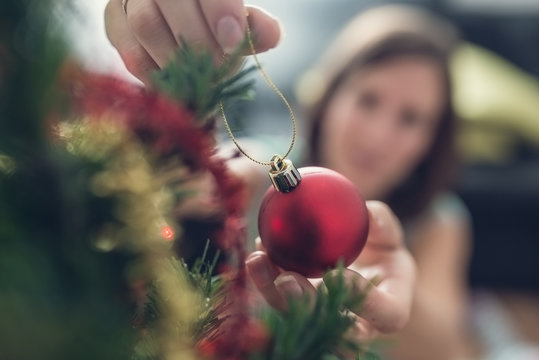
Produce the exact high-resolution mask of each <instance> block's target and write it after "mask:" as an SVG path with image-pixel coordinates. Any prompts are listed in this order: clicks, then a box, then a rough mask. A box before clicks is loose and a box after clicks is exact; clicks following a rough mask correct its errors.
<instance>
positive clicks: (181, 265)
mask: <svg viewBox="0 0 539 360" xmlns="http://www.w3.org/2000/svg"><path fill="white" fill-rule="evenodd" d="M209 245H210V242H209V241H208V242H206V246H205V248H204V252H203V254H202V256H201V257H199V258H197V259H196V261H195V262H194V263H193V265H192V266H191V267H188V265H187V264H186V263H185V262H184V261H183V259H168V260H167V261H168V262H169V264H170V266H171V267H173V268H174V270H175V272H176V274H177V276H179V277H181V278H185V279H187V280H188V282H189V283H190V285H191V286H192V287H193V288H194V289H195V291H197V292H199V293H200V294H202V296H203V299H204V303H203V304H201V306H200V307H199V308H196V309H192V311H196V312H197V314H198V319H197V321H196V322H195V324H194V325H193V328H191V329H189V333H190V334H191V336H192V338H193V340H194V342H197V341H199V340H200V339H202V338H203V337H205V336H207V335H208V334H211V333H213V332H214V331H215V330H217V328H218V326H219V324H220V320H218V318H217V316H218V312H217V309H216V308H217V306H216V305H217V304H218V303H219V302H220V301H221V300H222V296H223V285H224V283H223V280H222V279H221V278H220V277H217V276H213V273H214V271H215V266H216V265H217V260H218V258H219V256H220V254H219V252H217V253H216V254H215V256H214V257H213V259H212V260H211V261H209V260H208V258H207V256H208V249H209ZM161 316H163V315H162V311H161V299H160V297H159V293H158V289H157V284H155V282H154V283H151V284H150V285H149V286H148V293H147V296H146V300H145V302H144V313H143V314H142V324H141V325H142V328H143V329H144V333H145V335H144V336H142V337H141V339H140V340H139V342H138V343H137V345H136V347H135V350H134V355H133V359H134V360H151V359H158V358H159V357H158V354H160V351H159V349H158V343H157V340H156V336H155V335H154V334H155V331H156V329H154V326H155V323H156V320H157V319H159V318H160V317H161ZM176 325H177V326H178V328H180V327H184V324H176ZM179 331H181V330H180V329H179Z"/></svg>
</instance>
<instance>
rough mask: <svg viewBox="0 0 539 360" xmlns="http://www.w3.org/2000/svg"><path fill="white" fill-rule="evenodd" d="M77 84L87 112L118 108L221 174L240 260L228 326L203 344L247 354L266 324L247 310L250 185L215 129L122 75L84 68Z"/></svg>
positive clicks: (124, 117) (222, 242) (229, 247)
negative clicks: (221, 150) (220, 146)
mask: <svg viewBox="0 0 539 360" xmlns="http://www.w3.org/2000/svg"><path fill="white" fill-rule="evenodd" d="M71 78H73V77H71ZM72 89H73V90H72V95H73V100H74V102H73V103H74V104H75V105H76V106H77V108H78V109H77V110H78V111H80V112H81V113H83V114H90V115H96V116H98V117H101V116H102V115H105V114H107V115H110V114H112V115H113V116H109V117H108V118H111V119H117V120H118V121H123V122H124V123H125V124H126V125H127V126H128V128H130V129H131V130H132V131H133V132H134V133H135V134H136V135H137V136H138V137H139V138H140V139H141V140H142V142H143V143H145V144H147V145H149V147H150V149H152V151H153V152H154V153H155V154H156V155H157V156H160V157H166V156H169V155H172V154H175V153H179V154H181V155H182V157H183V159H184V160H185V161H186V162H188V163H189V164H190V165H191V166H192V167H193V168H194V169H197V170H199V169H205V170H207V171H209V172H210V173H211V174H212V176H213V177H214V178H215V180H216V184H217V190H218V193H219V195H220V198H221V200H222V202H223V205H224V209H225V215H226V218H225V221H224V223H223V228H222V230H221V231H220V232H219V233H220V234H219V236H218V239H217V241H218V246H219V247H220V248H221V249H222V251H223V252H224V253H225V254H227V255H231V254H234V255H235V256H234V257H235V260H236V263H235V264H230V266H229V267H228V268H229V270H233V269H234V268H235V271H233V272H232V273H233V274H234V275H233V276H234V278H233V280H232V281H230V282H229V283H228V288H227V294H228V295H227V298H228V299H229V300H231V301H230V303H229V305H230V307H229V309H228V311H227V312H229V314H230V315H228V317H227V320H226V321H225V322H224V324H225V328H224V329H220V330H221V331H220V332H219V334H217V335H218V336H215V337H213V336H212V339H206V340H205V341H203V344H202V346H199V349H200V350H202V351H203V352H205V353H206V354H207V355H210V354H212V355H217V356H218V357H219V358H220V359H227V360H232V359H245V358H246V356H247V354H248V353H249V352H250V351H252V350H253V341H249V340H248V339H252V338H253V330H257V331H256V332H255V333H256V334H262V332H261V331H260V326H261V325H260V324H256V323H255V322H253V319H252V318H251V317H250V316H249V313H248V310H247V309H248V308H249V304H248V303H249V297H250V296H249V294H248V290H247V286H246V285H247V284H246V281H247V280H246V272H245V265H244V264H245V259H246V255H247V254H246V250H245V244H246V231H245V224H244V221H243V215H244V210H245V209H244V204H245V201H244V197H245V191H244V186H243V183H242V182H241V180H240V179H239V178H237V177H235V176H233V175H232V174H231V173H230V172H229V171H228V169H227V167H226V164H225V162H224V161H223V160H222V159H218V158H216V157H215V156H213V155H214V154H215V149H214V146H213V144H214V139H213V135H212V134H211V132H210V131H208V130H204V129H202V128H201V127H200V126H198V125H197V124H196V122H195V119H194V116H193V115H192V113H191V112H189V111H187V110H186V109H185V108H183V107H182V106H181V104H179V103H178V102H176V101H174V100H172V99H170V98H168V97H165V96H164V95H162V94H159V93H157V92H148V91H146V90H145V89H144V88H142V87H139V86H136V85H134V84H131V83H128V82H126V81H122V80H119V79H117V78H113V77H110V76H106V75H98V74H84V75H82V76H78V77H77V81H76V82H75V84H73V83H72ZM242 339H243V340H244V341H242ZM254 343H256V341H255V342H254ZM258 343H259V344H260V343H261V341H258ZM210 349H211V350H210Z"/></svg>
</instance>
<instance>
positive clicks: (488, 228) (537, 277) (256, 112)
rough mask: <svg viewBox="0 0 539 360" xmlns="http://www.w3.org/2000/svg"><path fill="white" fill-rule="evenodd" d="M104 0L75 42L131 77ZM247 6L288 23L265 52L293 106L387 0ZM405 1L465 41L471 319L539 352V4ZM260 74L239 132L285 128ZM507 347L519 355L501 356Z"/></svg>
mask: <svg viewBox="0 0 539 360" xmlns="http://www.w3.org/2000/svg"><path fill="white" fill-rule="evenodd" d="M106 2H107V1H106V0H78V9H79V11H78V14H79V15H78V16H75V17H74V18H73V19H72V20H71V21H72V22H73V23H72V28H73V31H72V33H71V34H72V39H73V43H74V45H75V48H76V50H77V53H78V54H79V56H80V57H81V59H82V60H83V62H84V63H86V64H87V66H89V67H91V68H94V69H97V70H99V71H106V72H115V73H118V74H121V75H122V76H129V75H128V74H127V73H126V71H125V70H124V69H123V66H122V64H121V62H120V60H119V57H118V55H117V54H116V53H115V51H114V49H113V48H112V47H111V46H110V45H109V44H108V42H107V39H106V36H105V32H104V29H103V9H104V6H105V4H106ZM250 3H252V4H255V5H259V6H261V7H263V8H266V9H267V10H268V11H270V12H271V13H273V14H274V15H275V16H277V17H278V18H279V19H280V20H281V21H282V23H283V26H284V29H285V33H286V34H285V36H284V37H283V39H282V41H281V44H280V46H279V47H277V48H276V49H274V50H271V51H269V52H267V53H265V54H262V55H260V60H261V62H262V63H263V65H264V67H265V69H266V71H267V72H268V73H269V75H270V77H271V78H272V79H273V80H274V82H275V83H276V84H277V86H278V87H279V88H280V89H281V90H282V91H283V93H284V94H285V96H286V97H287V98H288V99H290V100H292V102H294V101H293V99H294V94H295V87H296V85H297V83H298V80H299V79H300V77H301V75H302V74H303V73H304V72H305V70H306V69H308V68H309V67H310V66H311V65H313V64H314V62H315V61H316V60H317V58H318V56H319V55H320V53H321V50H322V49H325V48H326V47H327V45H328V44H329V41H330V40H331V39H332V38H333V37H334V35H335V34H336V32H337V31H338V30H339V29H340V28H341V26H342V25H344V24H345V23H346V22H347V20H348V19H350V18H351V17H352V16H354V15H355V14H356V13H357V12H358V11H361V10H362V9H365V8H367V7H371V6H374V5H379V4H382V3H390V2H387V1H367V0H294V1H289V0H256V1H255V0H253V1H250ZM399 3H411V4H416V5H420V6H424V7H426V8H428V9H431V10H433V11H434V12H436V13H438V14H440V15H442V16H443V17H445V18H447V19H449V20H450V21H452V22H453V23H454V24H455V25H456V26H457V27H458V28H459V30H460V32H461V35H462V38H463V39H464V40H465V42H466V43H467V45H466V46H464V47H462V49H460V50H459V51H457V53H456V55H455V58H454V60H453V64H452V72H453V77H454V81H455V89H454V91H455V94H454V95H455V103H456V108H457V112H458V115H459V118H460V119H461V129H460V135H459V149H460V153H461V155H462V160H463V161H462V162H463V167H462V171H461V174H460V176H459V178H458V181H457V183H456V185H455V189H456V191H457V193H458V194H459V195H460V196H461V198H462V199H463V200H464V202H465V204H466V205H467V207H468V209H469V211H470V214H471V218H472V222H473V229H474V234H473V235H474V246H473V256H472V261H471V266H470V271H469V283H470V286H471V288H472V289H473V290H474V294H476V297H475V308H474V311H473V314H471V316H472V317H474V318H475V320H476V323H477V326H479V327H480V328H481V329H482V330H481V331H480V334H481V336H482V339H481V341H483V343H484V346H485V348H486V349H487V350H485V354H486V355H484V356H485V358H489V359H539V355H537V354H539V351H538V350H537V347H538V346H539V345H538V344H539V80H538V79H539V0H511V1H507V0H418V1H399ZM256 82H257V85H256V93H257V94H256V99H255V101H254V102H253V103H250V104H248V105H246V107H245V109H244V111H243V112H242V122H241V124H242V125H241V129H238V131H239V132H240V134H242V135H246V136H247V135H255V136H260V135H265V136H277V137H278V136H283V134H284V135H286V134H288V133H289V126H290V125H289V119H288V113H287V111H286V108H285V107H284V105H283V104H282V103H281V101H280V100H279V98H278V97H277V96H276V95H275V94H274V93H273V92H272V91H271V90H270V89H269V88H268V87H267V86H266V85H265V84H264V83H263V81H262V80H261V78H260V77H259V76H257V80H256ZM294 106H296V107H297V105H294ZM298 113H299V114H301V109H299V108H298ZM493 294H495V296H493ZM485 314H486V315H485ZM489 329H490V330H492V329H497V331H494V332H492V331H490V332H489ZM493 334H494V335H493ZM502 335H503V336H502ZM507 348H511V352H510V354H511V355H508V353H505V352H504V351H506V350H504V349H507ZM489 349H490V350H489Z"/></svg>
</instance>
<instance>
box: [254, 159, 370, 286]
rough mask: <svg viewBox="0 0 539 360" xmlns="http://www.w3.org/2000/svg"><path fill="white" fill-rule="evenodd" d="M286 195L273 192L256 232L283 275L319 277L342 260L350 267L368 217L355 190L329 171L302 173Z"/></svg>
mask: <svg viewBox="0 0 539 360" xmlns="http://www.w3.org/2000/svg"><path fill="white" fill-rule="evenodd" d="M299 173H300V174H301V182H300V183H299V184H298V185H297V187H295V188H294V189H293V190H292V191H290V192H288V193H284V192H279V191H277V190H276V189H275V188H274V187H273V186H272V187H270V188H269V189H268V190H267V192H266V194H265V195H264V198H263V200H262V204H261V206H260V212H259V214H258V230H259V234H260V238H261V240H262V244H263V245H264V247H265V249H266V251H267V253H268V256H269V257H270V259H271V260H272V261H273V262H274V263H275V264H276V265H278V266H280V267H282V268H283V269H285V270H290V271H295V272H298V273H300V274H302V275H304V276H307V277H320V276H322V275H323V273H324V272H325V271H326V270H328V269H329V268H332V267H335V265H336V264H337V263H338V261H339V260H342V261H343V263H344V265H345V266H348V265H349V264H351V263H352V262H353V261H354V260H355V259H356V258H357V257H358V255H359V254H360V252H361V250H362V249H363V247H364V246H365V242H366V240H367V234H368V231H369V217H368V213H367V208H366V207H365V201H364V200H363V198H362V196H361V194H360V193H359V191H358V189H357V188H356V187H355V185H354V184H353V183H352V182H351V181H350V180H348V179H347V178H346V177H344V176H343V175H341V174H339V173H337V172H335V171H333V170H330V169H326V168H321V167H306V168H301V169H299Z"/></svg>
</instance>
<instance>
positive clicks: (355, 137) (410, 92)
mask: <svg viewBox="0 0 539 360" xmlns="http://www.w3.org/2000/svg"><path fill="white" fill-rule="evenodd" d="M441 74H442V73H441V70H440V65H439V64H438V63H437V62H435V61H434V60H431V59H429V58H427V57H421V56H413V55H410V56H402V57H398V58H395V59H392V60H388V61H386V62H383V63H381V64H377V65H373V66H370V67H366V68H364V69H361V70H358V71H356V72H353V73H352V74H351V75H350V76H349V77H348V78H347V79H345V80H344V81H343V83H342V84H341V85H340V86H339V88H338V89H337V90H336V92H335V94H334V95H333V97H332V98H331V99H330V101H329V103H328V107H327V108H326V111H325V113H324V116H323V119H322V125H321V126H322V128H321V130H322V131H321V139H320V146H321V147H320V151H321V152H320V157H321V161H322V164H323V165H324V166H326V167H329V168H332V169H334V170H336V171H338V172H340V173H341V174H343V175H345V176H346V177H348V178H349V179H350V180H352V181H353V182H354V183H355V184H356V185H357V186H358V188H359V190H360V191H361V192H362V194H363V195H364V196H365V197H366V198H367V199H374V198H378V199H380V198H384V197H385V196H386V195H388V194H389V193H390V192H391V191H392V190H393V189H394V188H395V187H397V186H398V185H399V184H401V183H402V182H403V181H404V180H405V179H406V178H407V177H408V176H409V175H410V173H411V172H412V171H413V170H414V169H415V167H416V166H417V165H418V164H419V162H420V161H421V160H422V158H423V157H424V156H425V155H426V152H427V151H428V149H429V147H430V145H431V143H432V140H433V137H434V134H435V132H436V128H437V126H438V122H439V117H440V114H441V111H442V107H443V106H444V96H445V94H444V87H443V86H442V77H441Z"/></svg>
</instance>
